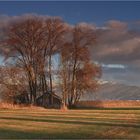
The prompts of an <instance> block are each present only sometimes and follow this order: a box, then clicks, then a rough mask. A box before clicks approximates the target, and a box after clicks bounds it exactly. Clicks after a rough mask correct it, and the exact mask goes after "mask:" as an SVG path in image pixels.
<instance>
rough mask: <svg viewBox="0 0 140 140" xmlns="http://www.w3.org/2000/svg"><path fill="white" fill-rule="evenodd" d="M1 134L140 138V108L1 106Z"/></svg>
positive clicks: (40, 136)
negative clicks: (52, 108)
mask: <svg viewBox="0 0 140 140" xmlns="http://www.w3.org/2000/svg"><path fill="white" fill-rule="evenodd" d="M0 138H1V139H5V138H9V139H13V138H14V139H21V138H26V139H30V138H32V139H34V138H36V139H39V138H86V139H87V138H131V139H134V138H135V139H140V110H139V109H135V110H132V109H127V110H123V109H95V110H68V111H61V110H47V109H40V108H39V109H31V108H22V109H0Z"/></svg>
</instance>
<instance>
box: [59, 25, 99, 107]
mask: <svg viewBox="0 0 140 140" xmlns="http://www.w3.org/2000/svg"><path fill="white" fill-rule="evenodd" d="M69 34H70V36H71V37H70V38H71V40H69V41H68V42H66V43H65V45H64V47H63V48H62V50H61V77H62V89H63V104H64V106H65V105H66V104H68V105H69V106H73V105H74V104H75V103H76V101H77V100H78V99H80V95H81V94H79V93H82V92H83V91H86V90H87V89H89V88H91V86H89V83H90V85H92V87H94V88H93V89H95V88H96V86H95V85H97V82H96V80H95V79H96V78H97V76H98V75H99V73H100V70H99V69H100V68H99V67H98V66H97V65H95V64H94V65H91V62H90V53H89V49H88V47H89V46H90V45H92V44H93V43H95V39H96V38H95V33H94V30H92V29H90V28H89V27H88V26H87V27H82V26H80V25H76V26H75V27H73V29H72V30H71V32H70V33H69ZM86 64H89V65H86ZM89 66H90V67H89ZM89 68H90V69H91V71H87V70H86V69H89ZM81 71H85V72H86V71H87V72H88V73H87V74H85V73H81ZM93 71H94V72H96V74H95V73H94V75H93V74H92V73H93ZM79 75H80V76H79ZM88 75H90V76H91V77H89V76H88ZM85 77H86V79H88V80H89V83H87V82H88V81H85V82H84V83H83V79H85ZM90 78H91V79H92V80H90ZM93 85H94V86H93ZM79 91H80V92H79Z"/></svg>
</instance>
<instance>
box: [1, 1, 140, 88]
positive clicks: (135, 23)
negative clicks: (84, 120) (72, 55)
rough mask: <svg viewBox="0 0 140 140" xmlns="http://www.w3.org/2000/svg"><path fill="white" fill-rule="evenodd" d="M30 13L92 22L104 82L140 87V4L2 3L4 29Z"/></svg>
mask: <svg viewBox="0 0 140 140" xmlns="http://www.w3.org/2000/svg"><path fill="white" fill-rule="evenodd" d="M29 14H37V15H41V16H46V15H49V16H61V17H62V18H63V19H64V21H66V22H68V23H69V24H76V23H79V22H82V23H84V24H87V23H88V24H89V25H90V26H92V27H94V28H95V29H96V35H97V44H96V45H95V46H91V53H92V58H93V60H94V61H96V62H98V63H100V64H101V65H102V67H103V76H102V79H104V80H108V81H114V82H118V83H123V84H127V85H137V86H140V2H138V1H137V2H136V1H135V2H131V1H129V2H125V1H124V2H121V1H116V2H113V1H112V2H103V1H102V2H101V1H100V2H94V1H90V2H86V1H85V2H84V1H83V2H80V1H79V2H78V1H77V2H74V1H71V2H66V1H65V2H64V1H62V2H45V1H42V2H33V1H31V2H27V1H24V2H21V1H20V2H8V1H7V2H6V1H5V2H2V1H0V28H1V27H3V26H6V25H7V24H8V22H9V21H11V20H14V19H16V18H19V17H21V16H27V15H29Z"/></svg>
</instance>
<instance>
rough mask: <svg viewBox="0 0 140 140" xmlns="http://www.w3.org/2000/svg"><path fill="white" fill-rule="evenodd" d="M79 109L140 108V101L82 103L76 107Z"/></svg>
mask: <svg viewBox="0 0 140 140" xmlns="http://www.w3.org/2000/svg"><path fill="white" fill-rule="evenodd" d="M76 106H77V107H79V108H92V107H93V108H95V107H99V108H140V101H130V100H129V101H126V100H116V101H114V100H113V101H112V100H107V101H80V102H78V103H77V105H76Z"/></svg>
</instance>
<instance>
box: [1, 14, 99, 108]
mask: <svg viewBox="0 0 140 140" xmlns="http://www.w3.org/2000/svg"><path fill="white" fill-rule="evenodd" d="M95 41H96V37H95V32H94V30H93V29H91V28H90V27H89V26H82V25H81V24H77V25H75V26H70V25H68V24H66V23H65V22H64V21H63V20H62V19H61V18H58V17H48V18H45V19H44V18H39V17H30V18H27V19H22V20H20V21H16V22H13V23H11V24H10V25H9V26H8V27H7V28H6V29H5V37H4V40H3V42H2V43H3V46H2V47H4V48H5V49H3V55H4V57H5V59H6V60H8V62H9V63H10V65H5V66H4V68H1V70H2V69H12V70H13V71H14V70H15V71H14V72H13V74H12V75H10V71H9V70H8V71H7V73H8V74H7V76H9V78H10V79H12V80H13V81H12V82H10V81H9V82H10V83H9V84H11V86H10V88H9V87H8V86H7V85H6V84H8V82H7V81H6V78H1V81H0V84H1V85H5V86H6V87H7V89H8V91H12V90H13V87H14V86H15V85H16V86H15V87H16V88H18V89H16V88H15V90H13V92H12V93H13V95H15V94H21V93H22V95H23V94H24V95H25V96H26V97H27V100H26V102H28V103H30V104H36V99H37V97H38V96H39V95H41V94H44V93H45V92H48V91H49V92H50V93H53V91H54V88H55V86H54V83H55V82H56V81H57V84H59V86H58V87H59V89H61V93H62V94H61V95H62V102H63V105H64V106H66V105H68V106H73V105H75V103H76V102H77V101H78V100H79V99H80V97H81V95H82V94H84V93H87V92H89V91H93V90H95V89H96V88H97V85H98V82H97V81H98V78H99V77H100V76H101V69H100V67H99V66H98V65H97V64H95V63H93V61H91V58H90V52H89V46H91V45H93V44H94V43H95ZM5 50H6V51H5ZM7 50H8V51H7ZM53 59H58V61H57V62H58V63H59V64H56V63H53ZM54 67H55V68H54ZM4 71H5V70H4ZM11 72H12V71H11ZM5 74H6V71H5V72H1V75H0V76H1V77H6V76H3V75H5ZM23 79H24V80H23ZM5 82H6V84H5ZM15 91H16V92H18V93H16V92H15ZM13 97H15V96H13ZM10 98H12V97H11V96H10ZM52 104H53V102H52Z"/></svg>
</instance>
